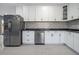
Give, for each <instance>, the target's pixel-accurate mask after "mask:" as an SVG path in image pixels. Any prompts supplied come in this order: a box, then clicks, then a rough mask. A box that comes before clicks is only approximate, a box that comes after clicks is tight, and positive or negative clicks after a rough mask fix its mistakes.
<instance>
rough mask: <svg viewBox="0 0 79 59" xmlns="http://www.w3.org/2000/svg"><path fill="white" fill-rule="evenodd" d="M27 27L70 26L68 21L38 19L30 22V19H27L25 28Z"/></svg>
mask: <svg viewBox="0 0 79 59" xmlns="http://www.w3.org/2000/svg"><path fill="white" fill-rule="evenodd" d="M26 28H68V26H67V23H66V22H49V21H48V22H47V21H45V22H41V21H37V22H34V21H33V22H30V21H26V22H25V29H26Z"/></svg>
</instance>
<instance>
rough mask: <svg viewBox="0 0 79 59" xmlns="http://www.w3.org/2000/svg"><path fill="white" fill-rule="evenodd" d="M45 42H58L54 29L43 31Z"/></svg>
mask: <svg viewBox="0 0 79 59" xmlns="http://www.w3.org/2000/svg"><path fill="white" fill-rule="evenodd" d="M45 44H59V37H58V35H57V33H56V31H45Z"/></svg>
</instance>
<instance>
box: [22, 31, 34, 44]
mask: <svg viewBox="0 0 79 59" xmlns="http://www.w3.org/2000/svg"><path fill="white" fill-rule="evenodd" d="M22 40H23V44H34V31H23V32H22Z"/></svg>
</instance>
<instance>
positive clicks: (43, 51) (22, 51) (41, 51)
mask: <svg viewBox="0 0 79 59" xmlns="http://www.w3.org/2000/svg"><path fill="white" fill-rule="evenodd" d="M0 55H76V53H75V52H73V51H72V50H71V49H70V48H68V47H67V46H65V45H55V44H54V45H22V46H20V47H5V48H4V49H3V50H1V51H0Z"/></svg>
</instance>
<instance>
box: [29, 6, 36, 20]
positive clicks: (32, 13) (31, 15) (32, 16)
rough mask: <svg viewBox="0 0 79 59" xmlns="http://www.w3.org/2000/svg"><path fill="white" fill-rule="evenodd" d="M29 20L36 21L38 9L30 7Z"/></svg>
mask: <svg viewBox="0 0 79 59" xmlns="http://www.w3.org/2000/svg"><path fill="white" fill-rule="evenodd" d="M28 18H29V21H36V7H35V6H28Z"/></svg>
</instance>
